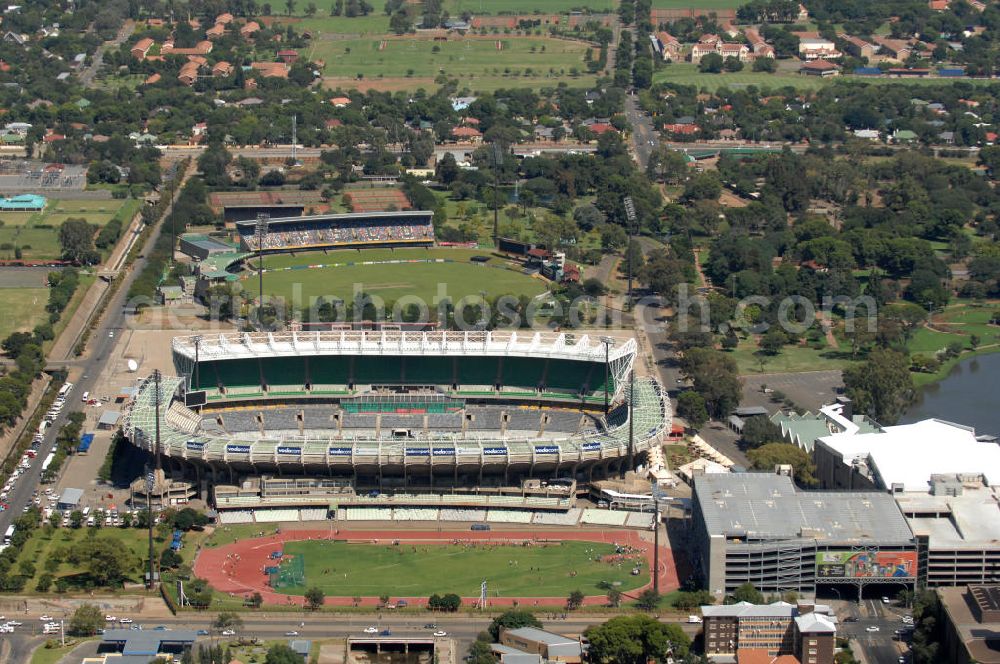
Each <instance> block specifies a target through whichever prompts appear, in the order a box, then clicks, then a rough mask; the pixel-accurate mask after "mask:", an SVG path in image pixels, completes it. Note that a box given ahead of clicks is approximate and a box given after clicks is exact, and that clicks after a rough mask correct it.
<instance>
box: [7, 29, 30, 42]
mask: <svg viewBox="0 0 1000 664" xmlns="http://www.w3.org/2000/svg"><path fill="white" fill-rule="evenodd" d="M3 40H4V41H5V42H7V43H10V44H17V45H18V46H24V45H25V44H27V43H28V35H25V34H21V33H20V32H12V31H10V30H8V31H7V32H6V33H4V36H3Z"/></svg>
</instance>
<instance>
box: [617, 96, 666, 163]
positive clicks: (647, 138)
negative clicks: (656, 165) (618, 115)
mask: <svg viewBox="0 0 1000 664" xmlns="http://www.w3.org/2000/svg"><path fill="white" fill-rule="evenodd" d="M625 118H626V119H627V120H628V123H629V124H630V125H631V126H632V142H633V146H632V147H633V149H634V150H635V159H636V161H637V162H638V164H639V168H640V170H642V171H645V170H646V164H648V163H649V155H650V154H652V152H653V149H654V148H656V146H657V145H658V144H659V142H660V139H659V135H658V134H657V132H656V130H655V129H654V128H653V123H652V121H651V120H650V118H649V116H648V115H646V114H645V113H643V112H642V110H641V109H640V108H639V103H638V99H637V98H636V97H635V96H634V95H628V96H627V97H625Z"/></svg>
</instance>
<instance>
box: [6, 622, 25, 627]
mask: <svg viewBox="0 0 1000 664" xmlns="http://www.w3.org/2000/svg"><path fill="white" fill-rule="evenodd" d="M7 624H8V625H9V626H10V627H20V626H21V625H23V624H24V623H23V622H18V621H16V620H11V621H9V622H8V623H7Z"/></svg>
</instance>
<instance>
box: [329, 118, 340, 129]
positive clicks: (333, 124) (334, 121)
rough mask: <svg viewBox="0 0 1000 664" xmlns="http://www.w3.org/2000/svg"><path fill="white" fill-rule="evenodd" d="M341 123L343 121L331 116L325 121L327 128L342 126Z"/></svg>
mask: <svg viewBox="0 0 1000 664" xmlns="http://www.w3.org/2000/svg"><path fill="white" fill-rule="evenodd" d="M343 125H344V123H343V122H341V121H340V120H338V119H337V118H331V119H329V120H327V121H326V128H327V129H336V128H337V127H342V126H343Z"/></svg>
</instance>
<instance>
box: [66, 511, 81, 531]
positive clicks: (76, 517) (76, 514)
mask: <svg viewBox="0 0 1000 664" xmlns="http://www.w3.org/2000/svg"><path fill="white" fill-rule="evenodd" d="M69 525H70V527H71V528H79V527H80V526H81V525H83V512H81V511H80V510H73V511H72V512H70V514H69Z"/></svg>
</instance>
